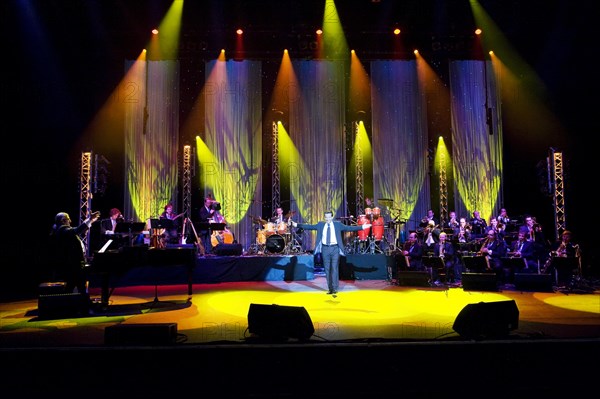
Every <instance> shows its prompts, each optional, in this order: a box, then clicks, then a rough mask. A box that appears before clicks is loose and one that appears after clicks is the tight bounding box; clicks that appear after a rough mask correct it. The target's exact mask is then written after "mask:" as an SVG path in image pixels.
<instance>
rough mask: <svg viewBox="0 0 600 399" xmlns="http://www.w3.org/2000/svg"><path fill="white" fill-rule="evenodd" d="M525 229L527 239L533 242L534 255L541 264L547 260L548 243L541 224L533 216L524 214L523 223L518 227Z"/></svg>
mask: <svg viewBox="0 0 600 399" xmlns="http://www.w3.org/2000/svg"><path fill="white" fill-rule="evenodd" d="M521 230H523V231H525V233H526V237H527V240H528V241H532V242H533V251H534V257H535V258H536V259H537V260H538V261H539V263H540V265H543V264H545V263H546V261H547V260H548V252H549V247H550V246H549V245H548V243H547V241H546V237H545V236H544V231H543V230H542V225H541V224H539V223H538V222H537V220H536V218H535V217H534V216H531V215H526V216H525V225H523V226H521V227H520V228H519V231H521Z"/></svg>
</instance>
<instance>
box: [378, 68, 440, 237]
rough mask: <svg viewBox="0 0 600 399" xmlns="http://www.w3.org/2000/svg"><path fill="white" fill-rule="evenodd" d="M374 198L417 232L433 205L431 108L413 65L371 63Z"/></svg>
mask: <svg viewBox="0 0 600 399" xmlns="http://www.w3.org/2000/svg"><path fill="white" fill-rule="evenodd" d="M371 103H372V110H371V113H372V129H373V132H372V137H373V195H374V196H375V198H376V199H377V198H388V199H392V200H393V201H394V203H393V207H394V208H397V209H399V211H392V212H391V214H392V215H398V216H399V218H398V220H399V221H402V220H406V225H405V226H404V227H405V228H407V229H408V230H415V229H416V228H417V227H418V222H419V221H420V220H421V219H422V218H423V217H424V216H425V214H426V212H427V209H429V208H430V207H431V201H430V188H429V175H428V172H429V170H428V157H427V155H428V154H427V138H428V133H427V107H426V103H425V96H424V93H423V92H422V90H421V88H420V85H419V79H418V75H417V64H416V62H415V61H372V62H371Z"/></svg>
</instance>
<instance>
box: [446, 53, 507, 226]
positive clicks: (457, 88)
mask: <svg viewBox="0 0 600 399" xmlns="http://www.w3.org/2000/svg"><path fill="white" fill-rule="evenodd" d="M449 68H450V70H449V72H450V96H451V121H452V143H453V145H452V156H453V161H454V182H455V184H454V193H455V196H454V198H455V210H456V213H457V215H464V216H466V217H471V216H472V213H473V211H475V210H478V211H479V212H480V213H481V217H482V218H485V219H486V220H487V221H489V218H490V216H492V215H497V214H498V211H499V208H500V207H501V206H502V153H503V150H502V125H501V123H500V120H501V113H500V100H499V96H500V93H499V92H500V91H499V90H497V84H496V82H497V80H496V78H495V76H494V73H493V72H492V71H493V68H492V66H491V62H489V61H453V62H451V63H450V65H449ZM486 105H487V108H489V111H487V110H486ZM488 114H489V117H490V121H489V122H490V123H491V127H490V126H488V121H487V117H488Z"/></svg>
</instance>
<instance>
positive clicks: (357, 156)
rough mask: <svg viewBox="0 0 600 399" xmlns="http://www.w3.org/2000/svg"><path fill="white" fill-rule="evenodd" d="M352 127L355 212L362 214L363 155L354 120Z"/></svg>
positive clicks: (363, 187)
mask: <svg viewBox="0 0 600 399" xmlns="http://www.w3.org/2000/svg"><path fill="white" fill-rule="evenodd" d="M353 127H354V129H353V130H354V137H355V138H356V144H355V146H354V149H355V150H356V151H355V153H354V160H355V162H356V214H357V215H362V214H363V213H364V208H363V204H364V203H365V179H364V176H363V171H364V169H363V156H362V147H361V140H360V134H359V128H360V125H359V123H358V122H354V123H353ZM353 142H354V141H353Z"/></svg>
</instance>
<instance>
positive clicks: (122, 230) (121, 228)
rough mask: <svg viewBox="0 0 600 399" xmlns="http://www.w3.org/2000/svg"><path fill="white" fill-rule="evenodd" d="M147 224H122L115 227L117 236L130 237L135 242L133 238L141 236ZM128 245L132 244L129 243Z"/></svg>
mask: <svg viewBox="0 0 600 399" xmlns="http://www.w3.org/2000/svg"><path fill="white" fill-rule="evenodd" d="M145 227H146V223H144V222H120V223H117V225H116V226H115V234H121V235H122V236H128V237H130V238H131V240H132V241H133V236H134V235H137V234H140V233H141V232H142V231H144V228H145ZM128 244H130V245H131V244H132V242H129V243H128Z"/></svg>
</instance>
